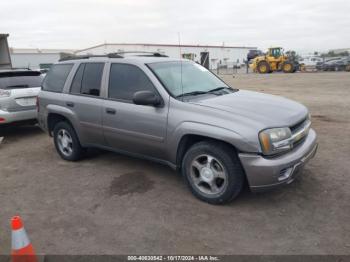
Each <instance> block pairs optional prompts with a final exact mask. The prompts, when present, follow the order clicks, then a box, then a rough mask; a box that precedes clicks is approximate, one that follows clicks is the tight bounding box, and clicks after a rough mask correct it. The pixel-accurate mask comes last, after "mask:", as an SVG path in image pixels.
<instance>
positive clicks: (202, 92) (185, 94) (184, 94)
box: [176, 91, 208, 97]
mask: <svg viewBox="0 0 350 262" xmlns="http://www.w3.org/2000/svg"><path fill="white" fill-rule="evenodd" d="M207 93H208V92H204V91H193V92H188V93H183V94H181V95H178V96H176V97H183V96H196V95H204V94H207Z"/></svg>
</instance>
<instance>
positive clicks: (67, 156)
mask: <svg viewBox="0 0 350 262" xmlns="http://www.w3.org/2000/svg"><path fill="white" fill-rule="evenodd" d="M53 139H54V142H55V147H56V150H57V152H58V154H59V155H60V156H61V157H62V158H63V159H64V160H68V161H77V160H79V159H81V158H82V156H83V154H84V151H85V150H84V148H82V147H81V145H80V142H79V139H78V137H77V135H76V133H75V131H74V128H73V127H72V126H71V125H70V124H69V123H67V122H59V123H57V124H56V125H55V127H54V130H53Z"/></svg>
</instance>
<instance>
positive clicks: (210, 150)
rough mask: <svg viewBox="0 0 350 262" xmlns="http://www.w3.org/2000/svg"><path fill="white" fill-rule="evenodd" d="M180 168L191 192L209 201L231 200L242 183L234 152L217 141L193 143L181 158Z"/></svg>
mask: <svg viewBox="0 0 350 262" xmlns="http://www.w3.org/2000/svg"><path fill="white" fill-rule="evenodd" d="M181 171H182V175H183V177H184V179H185V181H186V183H187V185H188V186H189V188H190V190H191V192H192V193H193V194H194V195H195V196H196V197H197V198H199V199H200V200H202V201H205V202H207V203H210V204H215V205H217V204H224V203H228V202H230V201H232V200H233V199H234V198H236V197H237V196H238V194H239V193H240V192H241V190H242V187H243V184H244V172H243V168H242V166H241V163H240V161H239V159H238V156H237V154H236V152H235V151H234V149H232V148H231V147H230V146H228V145H226V144H224V143H220V142H215V143H214V142H208V141H203V142H199V143H197V144H194V145H193V146H192V147H191V148H190V149H189V150H188V151H187V152H186V154H185V156H184V158H183V160H182V167H181Z"/></svg>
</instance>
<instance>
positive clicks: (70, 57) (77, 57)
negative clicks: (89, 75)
mask: <svg viewBox="0 0 350 262" xmlns="http://www.w3.org/2000/svg"><path fill="white" fill-rule="evenodd" d="M92 57H108V58H123V56H121V55H118V54H117V53H111V54H106V55H70V56H66V57H63V58H61V59H60V60H58V61H59V62H62V61H69V60H79V59H89V58H92Z"/></svg>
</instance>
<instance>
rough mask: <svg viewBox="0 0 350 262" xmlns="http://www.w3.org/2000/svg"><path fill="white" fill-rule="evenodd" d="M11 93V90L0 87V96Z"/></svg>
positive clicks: (7, 95)
mask: <svg viewBox="0 0 350 262" xmlns="http://www.w3.org/2000/svg"><path fill="white" fill-rule="evenodd" d="M10 95H11V90H4V89H0V97H9V96H10Z"/></svg>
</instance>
